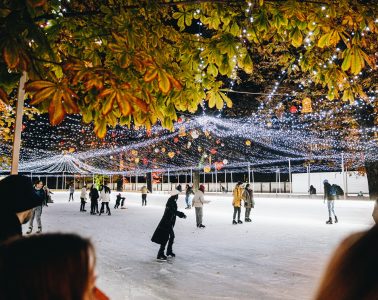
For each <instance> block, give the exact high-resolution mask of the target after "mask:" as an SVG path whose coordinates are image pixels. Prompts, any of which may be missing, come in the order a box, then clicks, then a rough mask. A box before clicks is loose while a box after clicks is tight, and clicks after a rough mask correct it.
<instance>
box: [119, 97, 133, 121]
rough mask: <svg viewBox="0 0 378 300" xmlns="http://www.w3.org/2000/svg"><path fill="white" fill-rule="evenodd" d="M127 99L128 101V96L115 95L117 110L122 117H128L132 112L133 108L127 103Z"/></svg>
mask: <svg viewBox="0 0 378 300" xmlns="http://www.w3.org/2000/svg"><path fill="white" fill-rule="evenodd" d="M128 96H129V97H128ZM128 98H129V99H130V94H123V93H117V97H116V99H117V104H118V108H119V110H120V111H121V114H122V115H124V116H128V115H130V114H131V113H132V112H133V107H132V106H131V104H130V102H129V101H128Z"/></svg>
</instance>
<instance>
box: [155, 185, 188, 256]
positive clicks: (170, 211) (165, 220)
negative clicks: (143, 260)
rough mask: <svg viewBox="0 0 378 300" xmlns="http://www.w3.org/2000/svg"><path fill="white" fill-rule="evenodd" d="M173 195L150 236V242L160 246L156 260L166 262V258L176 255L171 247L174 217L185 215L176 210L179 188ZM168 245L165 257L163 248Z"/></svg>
mask: <svg viewBox="0 0 378 300" xmlns="http://www.w3.org/2000/svg"><path fill="white" fill-rule="evenodd" d="M176 191H177V192H175V194H174V195H171V196H170V197H169V199H168V201H167V204H166V206H165V210H164V214H163V217H162V218H161V220H160V222H159V224H158V226H157V228H156V230H155V232H154V234H153V235H152V238H151V241H152V242H154V243H157V244H160V248H159V252H158V255H157V259H159V260H167V256H171V257H175V256H176V255H175V254H174V253H173V251H172V245H173V242H174V239H175V233H174V231H173V227H174V226H175V223H176V216H177V217H179V218H184V219H185V218H186V215H185V214H184V213H183V212H181V211H178V210H177V199H178V195H179V193H180V192H181V186H178V187H177V188H176ZM167 243H168V248H167V256H165V255H164V251H165V246H166V244H167Z"/></svg>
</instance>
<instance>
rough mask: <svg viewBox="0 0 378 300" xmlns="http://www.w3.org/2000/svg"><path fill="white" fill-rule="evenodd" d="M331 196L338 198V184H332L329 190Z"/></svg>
mask: <svg viewBox="0 0 378 300" xmlns="http://www.w3.org/2000/svg"><path fill="white" fill-rule="evenodd" d="M329 195H330V196H336V195H337V188H336V184H332V185H331V186H330V188H329Z"/></svg>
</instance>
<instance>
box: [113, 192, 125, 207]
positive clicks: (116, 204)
mask: <svg viewBox="0 0 378 300" xmlns="http://www.w3.org/2000/svg"><path fill="white" fill-rule="evenodd" d="M121 200H122V201H125V197H122V196H121V193H119V194H118V195H117V198H116V203H115V205H114V209H117V208H118V207H119V205H120V204H121ZM122 206H123V202H122Z"/></svg>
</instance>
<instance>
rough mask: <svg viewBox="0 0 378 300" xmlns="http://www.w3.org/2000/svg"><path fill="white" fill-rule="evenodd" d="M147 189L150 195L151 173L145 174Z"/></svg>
mask: <svg viewBox="0 0 378 300" xmlns="http://www.w3.org/2000/svg"><path fill="white" fill-rule="evenodd" d="M146 181H147V189H148V190H149V191H150V192H151V193H152V172H148V173H147V174H146Z"/></svg>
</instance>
